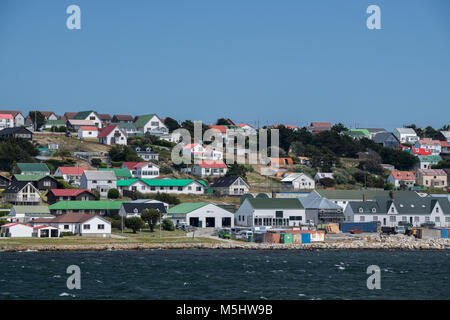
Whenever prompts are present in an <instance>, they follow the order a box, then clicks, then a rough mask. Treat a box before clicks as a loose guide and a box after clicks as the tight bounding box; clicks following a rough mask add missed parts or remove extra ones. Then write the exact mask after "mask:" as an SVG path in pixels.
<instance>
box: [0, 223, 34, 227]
mask: <svg viewBox="0 0 450 320" xmlns="http://www.w3.org/2000/svg"><path fill="white" fill-rule="evenodd" d="M18 224H19V225H22V226H25V227H30V228H33V227H32V226H29V225H27V224H24V223H18V222H13V223H7V224H4V225H2V227H8V228H9V227H13V226H16V225H18Z"/></svg>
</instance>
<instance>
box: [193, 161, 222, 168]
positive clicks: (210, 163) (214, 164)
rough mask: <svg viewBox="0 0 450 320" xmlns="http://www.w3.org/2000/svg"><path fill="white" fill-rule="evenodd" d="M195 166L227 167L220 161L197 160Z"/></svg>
mask: <svg viewBox="0 0 450 320" xmlns="http://www.w3.org/2000/svg"><path fill="white" fill-rule="evenodd" d="M197 164H199V165H200V167H202V168H226V167H227V165H226V164H225V163H224V162H223V161H222V160H215V161H212V160H198V161H197Z"/></svg>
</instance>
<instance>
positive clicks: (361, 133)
mask: <svg viewBox="0 0 450 320" xmlns="http://www.w3.org/2000/svg"><path fill="white" fill-rule="evenodd" d="M346 133H347V135H348V136H349V137H351V138H353V139H355V140H359V139H362V138H367V139H370V137H371V135H370V132H369V130H367V129H350V130H348V131H346Z"/></svg>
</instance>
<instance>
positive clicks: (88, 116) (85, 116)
mask: <svg viewBox="0 0 450 320" xmlns="http://www.w3.org/2000/svg"><path fill="white" fill-rule="evenodd" d="M73 119H74V120H88V121H92V122H93V123H94V126H96V127H98V128H102V119H100V117H99V115H98V114H97V112H95V111H81V112H78V113H77V114H76V115H75V116H74V117H73Z"/></svg>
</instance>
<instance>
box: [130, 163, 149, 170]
mask: <svg viewBox="0 0 450 320" xmlns="http://www.w3.org/2000/svg"><path fill="white" fill-rule="evenodd" d="M149 163H150V162H124V163H123V165H124V166H125V167H127V168H128V169H130V170H133V169H134V168H141V167H145V166H146V165H148V164H149Z"/></svg>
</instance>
